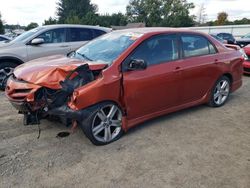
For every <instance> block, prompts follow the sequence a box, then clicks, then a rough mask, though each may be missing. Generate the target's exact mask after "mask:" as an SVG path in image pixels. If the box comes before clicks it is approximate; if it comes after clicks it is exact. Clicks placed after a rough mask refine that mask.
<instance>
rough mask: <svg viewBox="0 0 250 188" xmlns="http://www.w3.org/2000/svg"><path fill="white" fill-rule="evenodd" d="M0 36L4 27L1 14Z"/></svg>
mask: <svg viewBox="0 0 250 188" xmlns="http://www.w3.org/2000/svg"><path fill="white" fill-rule="evenodd" d="M0 34H4V26H3V21H2V15H1V13H0Z"/></svg>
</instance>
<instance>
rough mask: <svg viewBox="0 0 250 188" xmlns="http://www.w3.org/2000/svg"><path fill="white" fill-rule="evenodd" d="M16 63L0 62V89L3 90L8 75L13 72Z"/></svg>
mask: <svg viewBox="0 0 250 188" xmlns="http://www.w3.org/2000/svg"><path fill="white" fill-rule="evenodd" d="M16 66H17V65H16V64H15V63H12V62H4V63H0V90H2V91H4V90H5V87H6V84H7V80H8V78H9V77H10V75H11V74H12V73H13V71H14V68H15V67H16Z"/></svg>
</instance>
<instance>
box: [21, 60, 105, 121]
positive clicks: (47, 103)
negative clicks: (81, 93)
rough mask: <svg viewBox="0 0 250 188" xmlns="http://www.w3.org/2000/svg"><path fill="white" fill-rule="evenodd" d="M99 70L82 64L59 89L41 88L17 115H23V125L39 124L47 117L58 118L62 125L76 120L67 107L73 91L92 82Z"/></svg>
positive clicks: (68, 76)
mask: <svg viewBox="0 0 250 188" xmlns="http://www.w3.org/2000/svg"><path fill="white" fill-rule="evenodd" d="M100 71H101V70H90V68H89V65H88V64H83V65H80V66H78V67H76V68H75V69H74V70H72V71H70V72H69V73H68V75H67V76H66V77H65V79H64V80H63V81H60V82H59V84H60V86H61V88H60V89H51V88H48V87H41V88H39V89H38V90H37V91H36V92H35V93H34V101H33V102H32V103H29V102H25V103H24V108H22V109H19V113H21V114H24V125H34V124H40V120H41V119H43V118H47V117H48V116H55V117H56V116H58V117H60V120H62V122H64V123H66V124H67V123H71V120H77V119H78V118H79V117H74V116H76V112H74V113H73V112H72V113H70V112H71V111H72V110H71V109H70V108H69V107H68V106H67V103H68V102H69V100H70V98H71V96H72V94H73V92H74V90H75V89H77V88H79V87H81V86H84V85H86V84H87V83H89V82H91V81H93V80H94V79H95V78H96V77H97V76H98V75H99V74H100Z"/></svg>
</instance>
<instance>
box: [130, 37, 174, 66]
mask: <svg viewBox="0 0 250 188" xmlns="http://www.w3.org/2000/svg"><path fill="white" fill-rule="evenodd" d="M177 44H178V42H177V36H176V35H159V36H155V37H152V38H150V39H148V40H146V41H144V42H143V43H142V44H141V45H140V46H139V47H137V48H136V50H135V51H134V52H133V54H132V55H131V58H130V59H143V60H144V61H146V62H147V64H148V65H149V66H150V65H155V64H159V63H163V62H168V61H173V60H176V59H178V58H179V53H178V45H177Z"/></svg>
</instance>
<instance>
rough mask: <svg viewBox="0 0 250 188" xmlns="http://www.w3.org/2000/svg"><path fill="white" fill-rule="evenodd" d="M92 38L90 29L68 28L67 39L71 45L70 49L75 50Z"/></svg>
mask: <svg viewBox="0 0 250 188" xmlns="http://www.w3.org/2000/svg"><path fill="white" fill-rule="evenodd" d="M93 38H94V34H93V31H92V29H88V28H76V27H73V28H69V35H68V41H69V42H70V45H71V51H74V50H77V49H78V48H80V47H81V46H82V45H84V44H85V43H87V42H88V41H90V40H92V39H93Z"/></svg>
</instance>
